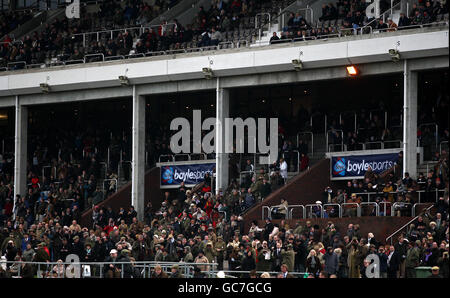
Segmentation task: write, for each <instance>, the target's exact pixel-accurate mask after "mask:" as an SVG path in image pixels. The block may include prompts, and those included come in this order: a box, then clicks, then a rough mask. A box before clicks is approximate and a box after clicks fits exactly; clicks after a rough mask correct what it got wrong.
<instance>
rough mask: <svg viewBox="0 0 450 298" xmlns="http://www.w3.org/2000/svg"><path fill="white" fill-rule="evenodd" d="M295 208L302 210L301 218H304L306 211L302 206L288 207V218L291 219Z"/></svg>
mask: <svg viewBox="0 0 450 298" xmlns="http://www.w3.org/2000/svg"><path fill="white" fill-rule="evenodd" d="M295 208H300V209H301V210H302V218H306V209H305V206H303V205H288V210H289V211H288V218H289V219H292V213H293V212H294V209H295Z"/></svg>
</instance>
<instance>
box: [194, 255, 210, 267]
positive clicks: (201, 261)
mask: <svg viewBox="0 0 450 298" xmlns="http://www.w3.org/2000/svg"><path fill="white" fill-rule="evenodd" d="M194 263H198V264H207V263H209V261H208V258H207V257H206V256H205V254H204V251H203V250H200V251H199V252H198V255H197V257H196V258H195V260H194ZM198 268H200V270H201V271H208V270H209V266H205V265H201V266H198Z"/></svg>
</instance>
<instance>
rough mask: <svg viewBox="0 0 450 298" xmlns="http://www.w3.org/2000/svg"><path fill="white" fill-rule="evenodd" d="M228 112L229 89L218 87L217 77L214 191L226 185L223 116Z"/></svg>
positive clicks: (226, 172)
mask: <svg viewBox="0 0 450 298" xmlns="http://www.w3.org/2000/svg"><path fill="white" fill-rule="evenodd" d="M229 113H230V90H229V89H223V88H220V79H219V78H217V89H216V140H215V142H216V144H215V145H216V193H217V192H218V191H219V189H222V191H224V192H225V190H226V188H227V187H228V153H225V143H224V139H225V118H228V117H229Z"/></svg>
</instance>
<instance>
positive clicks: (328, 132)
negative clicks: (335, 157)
mask: <svg viewBox="0 0 450 298" xmlns="http://www.w3.org/2000/svg"><path fill="white" fill-rule="evenodd" d="M332 131H336V132H341V150H342V151H344V131H343V130H342V129H329V130H327V133H326V143H327V152H330V148H329V145H339V144H328V138H329V134H330V132H332Z"/></svg>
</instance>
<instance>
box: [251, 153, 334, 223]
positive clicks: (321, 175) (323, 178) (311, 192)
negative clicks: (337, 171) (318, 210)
mask: <svg viewBox="0 0 450 298" xmlns="http://www.w3.org/2000/svg"><path fill="white" fill-rule="evenodd" d="M328 185H330V160H329V159H322V160H321V161H318V162H316V163H315V164H314V165H313V166H311V167H310V169H309V170H306V171H304V172H301V173H300V174H298V175H295V177H292V178H291V179H290V181H288V182H287V183H286V184H285V185H284V186H283V187H281V188H279V189H277V190H276V191H274V192H273V193H271V194H270V195H269V196H268V197H267V198H266V199H264V201H262V202H260V203H258V204H256V205H255V206H253V207H252V208H251V209H250V210H248V211H247V212H246V213H245V214H244V219H245V221H246V222H251V221H253V220H260V219H261V212H262V206H274V205H278V204H280V200H281V199H282V198H284V199H287V201H288V203H289V205H307V204H311V203H314V202H315V201H317V200H321V199H322V197H321V196H322V192H323V190H324V189H325V187H326V186H328Z"/></svg>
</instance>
